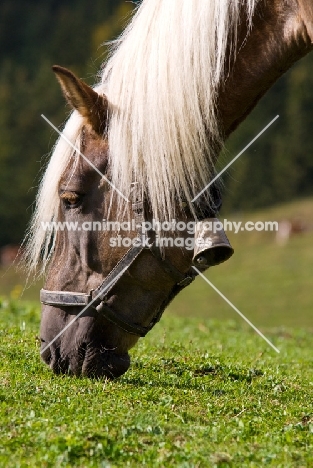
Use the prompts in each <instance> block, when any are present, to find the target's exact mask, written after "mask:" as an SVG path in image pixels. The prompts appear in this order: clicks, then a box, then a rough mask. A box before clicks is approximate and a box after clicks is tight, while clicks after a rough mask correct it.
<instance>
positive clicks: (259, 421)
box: [0, 200, 313, 468]
mask: <svg viewBox="0 0 313 468" xmlns="http://www.w3.org/2000/svg"><path fill="white" fill-rule="evenodd" d="M299 212H301V213H302V214H303V216H305V217H306V219H312V217H313V201H312V200H307V201H303V202H301V203H300V202H298V203H297V204H294V205H289V206H286V207H281V208H279V209H277V210H276V211H275V209H273V210H272V211H271V212H269V211H267V212H265V213H258V214H257V215H253V217H252V216H251V217H249V219H251V220H256V219H258V220H262V219H266V220H269V219H274V220H276V219H281V218H282V217H288V218H290V217H293V216H295V215H296V214H297V215H298V214H299ZM302 214H301V216H302ZM310 216H311V218H310ZM229 237H231V240H232V243H233V244H234V246H235V248H236V254H235V256H234V257H233V258H232V259H231V260H230V261H229V262H228V263H226V264H225V265H222V266H220V267H217V268H215V269H212V271H208V272H207V274H206V276H207V277H208V278H209V279H210V281H212V282H213V283H214V284H215V286H216V287H217V288H219V289H220V290H221V291H222V292H223V293H224V294H225V295H226V296H227V297H228V298H229V300H231V301H232V302H233V303H234V304H235V305H236V306H237V307H238V308H239V309H240V310H241V311H242V312H243V313H244V314H245V315H246V316H247V317H249V319H250V320H252V321H253V322H254V323H255V325H256V326H258V327H259V328H260V329H261V330H262V331H263V332H264V334H265V335H266V336H267V337H268V338H269V339H270V340H271V341H272V342H273V343H274V345H275V346H277V347H278V348H279V350H280V354H276V353H275V351H273V350H272V349H271V348H270V347H269V346H268V345H267V344H266V343H265V342H264V341H263V340H262V339H261V338H260V337H259V336H258V335H256V334H255V332H254V331H253V330H252V329H250V328H249V327H248V325H246V324H245V323H244V322H243V321H242V319H240V318H239V317H237V316H236V314H235V312H234V311H233V310H232V309H230V308H229V306H227V305H226V304H225V303H224V301H223V300H222V299H221V298H220V297H219V296H218V295H216V293H215V292H214V291H213V290H211V289H210V286H209V285H207V284H206V283H205V282H204V281H203V280H202V279H201V278H198V279H197V280H196V282H195V284H193V285H192V286H191V287H190V288H187V289H186V291H184V293H183V294H182V295H181V296H180V297H179V298H177V299H176V300H175V301H174V303H173V304H172V305H171V307H170V309H169V310H168V311H167V312H166V314H165V316H164V317H163V319H162V321H161V323H160V324H158V325H157V326H156V327H155V329H154V330H153V331H152V332H151V333H150V334H149V335H148V336H147V337H146V338H145V339H142V340H140V342H139V345H138V346H137V347H136V348H135V349H134V350H133V351H132V353H131V355H132V366H131V369H130V370H129V371H128V372H127V374H125V376H123V377H122V378H120V379H119V380H117V381H115V382H108V381H100V380H88V379H82V378H73V377H68V376H63V377H59V376H54V375H52V374H51V372H50V371H49V369H48V368H47V367H46V366H44V365H43V364H42V362H41V361H40V357H39V350H38V342H37V338H36V336H37V334H38V326H39V304H38V302H33V299H34V298H35V297H36V295H37V292H38V285H37V286H36V285H35V286H33V288H32V290H31V289H30V290H28V291H26V293H25V294H24V299H23V300H22V301H21V300H20V299H19V294H20V292H21V288H22V287H23V277H20V278H18V277H16V276H15V274H14V273H13V270H12V271H9V272H8V273H7V274H6V275H4V276H3V277H2V280H1V286H0V294H2V299H1V300H0V334H1V340H0V348H1V349H0V353H1V360H0V367H1V371H0V431H1V438H0V467H8V468H11V467H12V468H17V467H21V468H22V467H77V468H85V467H86V468H89V467H97V468H98V467H100V468H101V467H103V468H104V467H106V468H109V467H111V468H114V467H127V466H130V467H144V466H147V467H166V468H167V467H181V468H185V467H186V468H196V467H236V468H237V467H238V468H241V467H264V466H269V467H275V468H276V467H278V468H280V467H281V468H286V467H287V468H288V467H290V468H293V467H299V468H302V467H311V466H313V403H312V392H313V357H312V356H313V354H312V338H313V326H312V310H313V297H312V282H313V280H312V265H313V246H312V232H311V233H310V232H309V233H306V234H302V235H299V236H295V237H294V238H292V239H291V240H290V242H289V243H288V244H287V245H286V246H284V247H278V246H277V245H276V243H275V240H274V237H273V235H272V234H257V233H253V234H248V233H240V234H238V235H237V236H235V235H231V234H230V236H229ZM10 275H11V276H10Z"/></svg>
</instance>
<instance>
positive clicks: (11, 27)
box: [0, 0, 313, 246]
mask: <svg viewBox="0 0 313 468" xmlns="http://www.w3.org/2000/svg"><path fill="white" fill-rule="evenodd" d="M133 4H134V2H133V3H131V2H126V1H125V0H94V1H93V2H88V1H87V0H46V1H45V2H37V1H35V0H28V1H27V2H25V0H15V1H14V2H12V1H11V0H2V2H1V4H0V246H1V245H4V244H7V243H18V242H20V241H21V239H22V238H23V235H24V232H25V228H26V226H27V223H28V220H29V218H30V215H31V212H32V203H33V201H34V198H35V194H36V190H37V185H38V180H39V172H40V170H42V168H43V167H44V163H45V160H46V159H47V156H48V155H49V152H50V150H51V147H52V145H53V143H54V141H55V139H56V135H55V133H54V131H53V130H51V128H50V127H49V126H48V125H47V124H46V123H45V122H44V121H43V119H42V118H41V117H40V115H41V114H45V115H46V116H47V117H48V118H49V119H50V120H52V121H53V122H54V123H55V124H56V125H58V126H60V125H61V124H62V122H63V121H64V119H65V117H66V113H67V112H68V111H69V109H68V108H67V107H66V106H65V104H64V100H63V97H62V95H61V92H60V90H59V86H58V84H57V83H56V80H55V78H54V76H53V73H52V72H51V65H53V64H59V65H63V66H66V67H68V68H71V69H72V70H73V71H74V72H75V73H77V74H78V76H80V77H82V78H84V79H85V80H86V81H87V82H89V83H90V84H93V83H94V82H95V80H96V73H97V71H98V70H99V67H100V65H101V63H102V62H103V60H104V58H105V56H106V51H107V49H106V47H105V46H101V44H103V43H104V42H105V41H108V40H110V39H112V38H114V37H116V36H117V35H118V33H119V32H120V31H121V29H122V27H123V25H124V24H125V21H126V19H127V17H128V16H129V14H130V12H131V10H132V7H133ZM312 66H313V54H312V56H309V57H307V58H306V59H304V60H303V61H301V62H300V63H299V64H297V65H296V67H294V69H293V70H291V71H290V72H289V73H288V74H287V75H286V76H285V77H284V78H283V79H282V80H280V82H279V83H278V84H277V85H276V86H275V87H274V88H273V89H272V91H271V92H270V94H268V95H267V96H266V97H265V98H264V99H263V101H262V103H261V104H260V105H259V106H258V107H257V109H256V110H255V111H254V113H253V114H252V115H251V116H250V117H249V119H247V120H246V122H245V123H244V124H242V126H241V128H240V129H239V131H237V132H236V134H235V136H234V137H233V138H232V139H231V140H230V141H229V143H228V144H227V148H228V154H227V155H226V156H223V157H222V158H221V161H220V165H221V166H222V165H223V164H225V162H226V161H227V160H228V159H230V158H231V157H232V156H235V154H236V152H238V151H240V150H241V149H242V147H243V146H245V144H246V143H248V142H249V141H250V140H251V139H252V138H253V137H254V136H255V135H256V134H257V133H258V132H259V131H260V130H261V129H262V127H264V126H265V125H266V124H267V123H268V122H269V121H270V120H271V119H272V118H273V117H274V116H275V115H276V114H280V115H281V117H280V120H279V121H278V123H276V124H275V125H274V126H273V128H271V129H270V130H269V132H268V133H267V134H265V135H263V137H262V138H261V139H260V140H259V141H258V142H257V143H256V144H255V146H253V148H251V149H250V150H248V152H247V154H245V155H244V156H243V157H242V158H241V159H240V161H238V162H237V163H236V164H235V166H234V167H233V168H232V169H231V170H230V171H229V173H228V174H227V176H226V177H225V178H224V181H225V194H224V206H225V208H227V209H228V210H241V209H252V208H255V207H260V206H266V205H270V204H273V203H276V202H278V201H286V200H290V199H291V198H294V197H299V196H304V195H308V194H312V185H313V134H312V131H311V129H313V125H312V124H313V112H312V110H311V107H312V106H313V76H312V73H311V70H312Z"/></svg>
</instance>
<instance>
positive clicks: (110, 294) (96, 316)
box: [27, 0, 313, 378]
mask: <svg viewBox="0 0 313 468" xmlns="http://www.w3.org/2000/svg"><path fill="white" fill-rule="evenodd" d="M312 41H313V3H312V2H311V1H310V0H271V1H268V0H171V1H168V0H143V2H142V3H141V5H140V6H139V8H138V9H137V11H136V13H135V15H134V17H133V19H132V21H131V22H130V24H129V26H128V27H127V28H126V30H125V31H124V33H123V34H122V35H121V37H120V39H119V40H118V41H117V42H116V43H115V44H114V46H113V50H112V52H111V56H110V58H109V60H108V61H107V63H106V64H105V65H104V67H103V69H102V72H101V80H100V83H99V84H98V85H97V86H96V87H95V88H94V89H91V88H89V87H88V86H87V85H86V84H84V83H83V82H82V81H81V80H79V79H78V78H76V77H75V76H74V75H73V74H72V73H71V72H69V71H68V70H66V69H63V68H61V67H55V68H54V71H55V73H56V75H57V78H58V80H59V82H60V83H61V86H62V89H63V92H64V94H65V96H66V98H67V100H68V101H69V103H70V104H71V105H72V107H73V108H74V112H73V114H72V116H71V117H70V119H69V121H68V122H67V124H66V126H65V129H64V137H62V138H60V139H59V141H58V142H57V144H56V147H55V149H54V152H53V155H52V158H51V161H50V163H49V165H48V168H47V170H46V173H45V175H44V177H43V180H42V184H41V188H40V191H39V194H38V198H37V207H36V211H35V214H34V218H33V221H32V225H31V228H30V232H29V241H28V249H27V256H28V262H29V263H28V264H29V267H30V268H34V267H36V266H37V265H38V264H39V263H41V265H42V269H43V270H44V269H45V270H46V283H45V287H44V290H42V292H41V300H42V302H43V304H44V306H43V310H42V320H41V342H42V345H41V346H42V348H41V349H42V357H43V359H44V361H45V362H46V363H47V364H49V365H50V367H51V368H52V369H53V371H54V372H56V373H60V372H61V373H65V372H70V373H73V374H75V375H81V374H82V375H87V376H106V377H108V378H114V377H118V376H119V375H121V374H123V373H124V372H126V370H127V369H128V367H129V365H130V358H129V355H128V351H129V349H130V348H131V347H132V346H134V345H135V343H136V342H137V340H138V338H139V336H144V335H145V334H146V333H147V332H148V331H149V330H150V329H151V328H152V326H153V325H154V324H155V323H156V321H157V320H159V318H160V316H161V314H162V312H163V310H164V308H165V307H166V306H167V304H168V303H169V302H170V300H171V299H172V298H173V297H174V296H175V295H176V294H177V293H178V292H179V291H180V290H181V289H182V288H183V287H185V286H186V285H187V284H189V283H190V282H191V281H192V279H193V277H194V270H192V268H191V266H192V261H193V252H192V250H190V249H189V248H187V247H188V244H187V240H188V238H189V237H188V236H189V231H188V223H189V222H191V221H193V220H194V219H195V218H196V219H200V220H201V219H202V218H203V217H204V218H212V217H214V215H215V212H216V211H217V210H218V205H219V197H218V195H217V196H216V195H214V190H213V189H212V187H211V188H210V190H208V191H207V193H206V194H205V195H204V197H202V199H201V200H200V202H199V203H198V204H196V203H193V202H192V200H193V199H194V198H195V197H196V196H197V194H198V193H199V192H200V191H201V190H202V189H203V187H205V186H206V185H207V184H208V183H209V182H210V180H212V178H213V177H214V175H215V173H214V164H215V162H216V159H217V157H218V154H219V152H220V149H221V147H222V145H223V142H224V141H225V139H226V138H227V137H228V136H229V135H230V134H231V133H232V132H233V131H234V130H235V129H236V127H237V126H238V125H239V124H240V123H241V122H242V121H243V120H244V119H245V117H246V116H247V115H248V114H249V113H250V111H251V110H252V109H253V107H254V106H255V105H256V103H257V102H258V101H259V99H260V98H261V97H262V96H263V95H264V94H265V93H266V91H267V90H268V89H269V88H270V87H271V86H272V84H273V83H274V82H275V81H276V80H277V79H278V78H279V77H280V76H281V75H282V74H283V73H284V72H285V71H286V70H287V69H288V68H290V67H291V66H292V65H293V63H294V62H296V61H297V60H298V59H300V58H301V57H303V56H304V55H306V54H307V53H308V52H309V51H311V50H312ZM216 191H217V192H218V189H216V190H215V192H216ZM203 212H204V216H203V217H202V218H201V217H200V216H199V213H202V214H203ZM133 219H135V227H136V228H137V226H138V225H139V226H143V224H144V222H146V221H147V220H148V221H151V222H152V221H153V220H161V221H163V222H167V223H171V222H172V221H171V220H172V219H175V220H176V221H181V222H184V223H185V226H187V227H186V228H185V229H182V230H180V231H179V232H178V230H176V231H175V232H174V233H172V236H173V237H174V238H177V237H180V238H181V239H182V243H181V244H175V245H173V246H169V245H163V246H161V247H160V248H159V247H158V246H157V242H156V241H157V235H158V233H157V232H156V230H155V229H150V230H149V229H148V231H147V232H145V231H144V229H141V228H140V229H139V231H140V232H136V230H135V231H134V230H133V229H132V228H131V227H130V221H131V220H133ZM104 220H106V222H107V221H110V222H113V221H118V222H119V223H120V225H119V229H120V231H119V232H117V233H116V232H115V233H114V236H112V232H110V231H109V230H108V229H107V230H106V229H100V228H99V229H98V227H99V226H100V225H101V223H104ZM52 222H53V223H54V225H52V224H51V223H52ZM57 222H71V223H75V222H76V223H77V224H76V228H77V229H58V226H61V225H60V224H59V225H57V224H56V223H57ZM123 222H125V223H126V222H128V224H127V225H125V226H126V232H125V229H123V227H121V226H122V223H123ZM45 223H50V224H49V228H47V226H48V225H47V224H45ZM44 226H45V227H46V228H45V229H44ZM51 226H52V227H51ZM71 226H73V224H72V225H71ZM77 226H78V227H77ZM83 226H84V227H85V229H84V228H83ZM162 226H163V227H162V228H161V231H162V230H163V231H162V232H163V234H164V231H166V229H165V228H164V225H162ZM177 226H178V223H177ZM94 227H97V228H94ZM126 238H127V242H128V244H127V245H126V244H125V243H123V240H125V239H126ZM226 244H227V241H226V240H225V245H226ZM225 245H224V246H225ZM217 246H218V245H217ZM230 250H231V249H230V248H229V250H228V252H227V249H226V251H225V250H224V251H223V249H222V250H217V252H218V255H214V254H212V255H211V256H209V260H208V259H206V261H205V262H204V264H203V269H204V268H206V267H209V266H213V265H215V264H217V263H219V262H221V261H223V260H226V259H227V258H228V257H229V256H230V254H231V252H230ZM213 251H214V249H213ZM225 252H226V253H225ZM198 260H199V264H200V265H201V261H202V260H203V257H201V256H200V258H199V259H198ZM200 260H201V261H200Z"/></svg>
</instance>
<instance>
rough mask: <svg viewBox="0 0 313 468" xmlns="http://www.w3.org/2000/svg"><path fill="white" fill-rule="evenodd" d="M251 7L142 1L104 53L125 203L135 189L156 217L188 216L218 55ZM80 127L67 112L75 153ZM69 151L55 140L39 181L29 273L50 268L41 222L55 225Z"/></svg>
mask: <svg viewBox="0 0 313 468" xmlns="http://www.w3.org/2000/svg"><path fill="white" fill-rule="evenodd" d="M256 3H257V0H143V2H142V3H141V5H140V7H139V8H138V10H137V11H136V13H135V15H134V16H133V19H132V21H131V22H130V24H129V26H128V27H127V28H126V29H125V31H124V32H123V34H122V35H121V37H120V38H119V40H118V41H116V43H115V44H114V45H113V47H112V51H111V56H110V58H109V60H108V62H107V63H106V64H105V65H104V68H103V69H102V73H101V84H100V86H99V88H98V89H100V90H101V91H103V92H105V94H106V95H107V97H108V100H109V103H110V107H111V118H110V123H109V128H108V139H109V148H110V172H111V176H112V183H113V184H114V185H115V186H116V187H118V189H119V190H120V191H121V192H122V193H124V194H125V195H127V194H128V193H129V189H130V184H131V183H132V182H134V181H138V182H140V184H141V186H142V188H143V192H144V196H145V197H146V199H147V200H149V202H150V206H151V210H152V213H153V217H154V218H155V219H160V220H165V219H171V218H172V217H174V216H175V206H176V205H177V201H179V200H182V199H184V200H187V202H188V203H189V205H190V207H191V208H192V203H191V200H192V199H193V197H194V196H195V195H196V194H197V193H198V192H199V191H200V190H201V189H202V188H203V187H204V186H206V185H207V184H208V183H209V181H210V180H211V179H212V176H213V174H214V162H215V161H216V157H217V154H218V152H219V150H220V148H221V146H222V136H221V135H220V132H219V128H218V118H217V93H218V87H219V85H220V83H221V82H222V80H223V78H224V64H225V60H226V52H227V51H228V50H229V46H230V45H232V44H233V45H235V44H236V34H237V26H238V23H239V15H240V14H242V13H243V7H245V8H246V15H247V18H248V24H249V26H251V23H252V16H253V12H254V8H255V5H256ZM233 50H234V49H233ZM81 126H82V120H81V118H80V117H79V116H78V115H77V114H76V113H74V114H73V115H72V117H71V118H70V119H69V121H68V123H67V125H66V127H65V130H64V131H65V133H66V135H67V137H68V138H69V139H70V140H71V141H72V142H73V143H74V144H78V146H79V134H80V130H81ZM71 153H72V150H71V148H70V147H69V145H68V144H67V143H66V142H65V141H64V140H62V139H60V140H59V141H58V143H57V144H56V147H55V149H54V152H53V155H52V158H51V161H50V164H49V166H48V168H47V171H46V173H45V175H44V177H43V180H42V183H41V187H40V191H39V194H38V197H37V206H36V211H35V214H34V217H33V221H32V224H31V227H30V230H29V236H28V247H27V253H26V256H27V257H28V259H29V264H30V266H31V267H35V266H36V265H37V264H38V263H40V262H39V260H40V259H41V260H42V259H43V264H44V265H45V264H46V262H47V260H48V257H49V253H48V252H49V250H50V247H51V240H52V239H53V233H51V232H44V231H43V229H42V227H41V222H42V221H45V220H46V221H48V220H49V221H50V220H55V219H57V213H58V208H59V198H58V193H57V191H58V182H59V180H60V177H61V175H62V173H63V172H64V170H65V167H66V164H67V163H68V161H69V157H70V155H71ZM122 202H123V203H124V201H123V199H122V198H121V206H120V210H122V209H123V206H122ZM120 212H121V211H120Z"/></svg>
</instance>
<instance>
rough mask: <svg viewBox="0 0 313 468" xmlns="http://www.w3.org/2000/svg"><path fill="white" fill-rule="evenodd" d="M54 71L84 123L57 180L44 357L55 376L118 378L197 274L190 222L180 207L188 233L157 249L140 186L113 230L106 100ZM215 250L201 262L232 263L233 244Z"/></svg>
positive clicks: (115, 202) (134, 186)
mask: <svg viewBox="0 0 313 468" xmlns="http://www.w3.org/2000/svg"><path fill="white" fill-rule="evenodd" d="M54 71H55V73H56V75H57V77H58V80H59V82H60V84H61V87H62V89H63V92H64V94H65V96H66V98H67V100H68V102H69V103H70V104H71V105H72V107H73V108H74V109H75V110H76V111H77V112H78V113H79V114H80V115H81V117H82V119H83V120H82V123H81V130H80V139H79V148H76V150H73V153H72V155H71V158H70V159H69V161H68V164H67V165H66V168H65V170H64V171H63V173H62V175H61V177H60V180H59V184H58V193H59V210H58V216H57V223H58V226H63V228H62V229H61V230H57V231H56V238H55V240H54V243H55V247H54V251H53V255H52V259H51V262H50V264H49V268H48V272H47V282H46V284H45V288H44V289H43V290H42V291H41V300H42V302H43V304H44V306H43V310H42V320H41V347H42V357H43V359H44V361H45V362H46V363H48V364H49V365H50V367H51V368H52V369H53V370H54V371H55V372H57V373H58V372H71V373H73V374H76V375H79V374H81V373H82V374H83V375H88V376H91V375H94V376H106V377H109V378H113V377H117V376H119V375H121V374H123V373H124V372H125V371H126V370H127V369H128V367H129V365H130V359H129V355H128V351H129V349H130V348H131V347H132V346H134V344H135V343H136V342H137V340H138V338H139V337H140V336H145V334H146V333H147V332H148V331H149V330H150V329H151V328H152V326H153V325H154V324H155V323H156V322H157V321H158V320H159V318H160V317H161V314H162V312H163V310H164V308H165V307H166V305H167V304H168V303H169V301H170V300H171V299H172V298H173V297H174V296H175V295H176V294H177V293H178V292H179V291H180V290H181V289H182V288H183V287H185V286H186V285H187V284H189V283H190V282H191V281H192V280H193V278H194V277H195V273H194V270H192V269H191V263H192V257H193V230H192V231H190V229H192V227H193V222H192V219H193V218H192V216H191V213H189V212H188V211H185V210H184V209H180V208H179V207H178V209H177V212H178V219H179V220H181V222H182V227H183V229H180V231H179V238H177V232H176V233H175V234H174V233H172V236H174V235H176V238H175V241H176V242H175V243H173V244H172V245H163V246H162V248H161V249H160V248H159V247H158V246H157V245H156V244H157V243H156V232H155V231H154V230H152V229H146V230H145V232H143V228H144V227H147V224H149V220H151V216H150V214H149V207H148V205H147V203H145V201H144V200H142V199H141V198H140V197H141V191H140V186H138V185H137V183H134V184H132V186H131V187H130V190H129V193H128V194H127V196H129V197H130V199H131V200H130V201H125V208H124V218H123V219H121V218H119V220H118V226H117V218H116V206H117V205H118V200H117V198H119V197H121V194H120V193H119V192H118V191H117V190H115V187H113V186H112V185H111V184H110V181H109V178H110V173H109V165H108V151H109V148H108V142H107V139H106V137H105V128H106V119H107V118H109V116H108V102H107V99H106V97H105V96H104V95H100V94H98V93H97V92H95V91H94V90H93V89H92V88H90V87H88V86H87V85H86V84H85V83H84V82H82V81H81V80H79V79H78V78H77V77H76V76H75V75H73V74H72V73H71V72H70V71H68V70H66V69H64V68H61V67H57V66H55V67H54ZM110 226H112V227H115V228H117V229H118V232H116V231H113V232H112V230H111V229H110ZM132 226H134V227H135V229H132ZM185 226H186V228H185ZM188 226H189V229H188ZM125 231H126V232H125ZM119 240H120V241H121V242H118V241H119ZM167 240H174V239H173V238H171V239H170V238H169V237H168V238H167ZM189 240H190V241H191V243H190V244H189V243H188V241H189ZM178 241H179V242H178ZM185 247H187V248H185ZM212 252H214V255H212V254H211V256H210V260H209V264H207V262H206V263H205V265H204V266H205V267H208V266H211V265H213V264H217V263H220V262H221V261H224V260H226V258H228V257H229V256H230V255H231V254H232V249H231V248H230V247H229V246H228V245H227V241H226V242H224V245H218V246H217V245H216V248H215V249H213V250H212ZM197 259H199V255H198V254H197ZM201 262H203V256H200V262H199V260H198V263H199V268H201V267H202V268H203V265H201Z"/></svg>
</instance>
